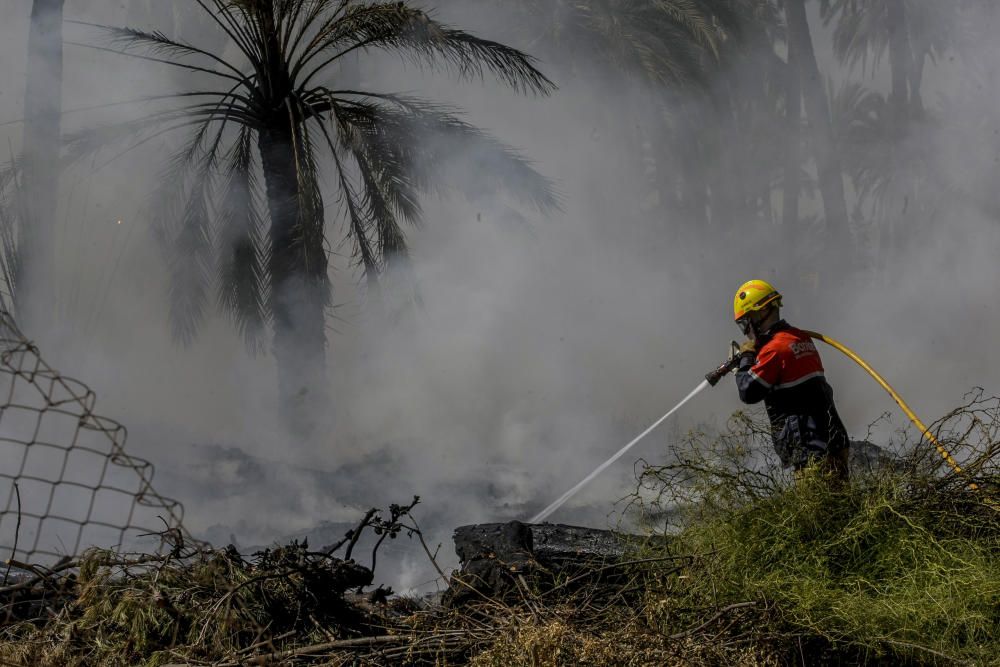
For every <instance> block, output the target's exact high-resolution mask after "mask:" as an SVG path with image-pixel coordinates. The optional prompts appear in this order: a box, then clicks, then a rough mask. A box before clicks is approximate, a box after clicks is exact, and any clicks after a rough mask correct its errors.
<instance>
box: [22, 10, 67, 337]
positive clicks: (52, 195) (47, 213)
mask: <svg viewBox="0 0 1000 667" xmlns="http://www.w3.org/2000/svg"><path fill="white" fill-rule="evenodd" d="M63 3H64V0H35V1H34V4H33V5H32V7H31V27H30V31H29V33H28V70H27V85H26V87H25V93H24V117H25V123H24V149H23V151H24V162H23V165H24V166H23V179H22V187H23V190H22V193H21V194H22V195H23V201H22V213H23V220H22V225H23V227H22V234H21V239H22V243H21V246H20V254H21V256H20V260H21V261H20V267H21V270H20V271H19V273H20V275H19V276H18V280H17V282H18V285H17V287H18V292H17V304H18V309H19V311H20V313H21V315H22V316H23V318H24V319H25V320H26V321H27V326H28V327H30V328H31V329H33V331H34V333H33V335H36V336H37V335H39V334H40V333H42V331H43V330H45V329H47V328H48V327H49V326H51V324H52V314H53V310H54V307H55V305H56V304H55V302H54V301H55V299H54V298H53V295H54V289H53V287H54V286H53V285H52V283H51V280H52V269H53V262H54V252H53V245H52V244H53V242H54V239H53V236H54V230H55V225H56V215H57V205H58V201H59V199H58V194H59V155H60V135H61V129H60V117H61V114H62V73H63V41H62V22H63Z"/></svg>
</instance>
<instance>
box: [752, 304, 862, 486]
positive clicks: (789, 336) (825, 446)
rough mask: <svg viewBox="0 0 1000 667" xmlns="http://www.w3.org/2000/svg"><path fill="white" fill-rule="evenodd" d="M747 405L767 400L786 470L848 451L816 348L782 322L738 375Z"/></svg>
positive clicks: (764, 338)
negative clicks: (824, 456) (844, 449)
mask: <svg viewBox="0 0 1000 667" xmlns="http://www.w3.org/2000/svg"><path fill="white" fill-rule="evenodd" d="M736 386H737V388H738V389H739V392H740V400H742V401H743V402H744V403H759V402H760V401H764V407H765V408H766V409H767V416H768V417H769V418H770V420H771V435H772V437H773V439H774V449H775V451H776V452H777V453H778V458H780V459H781V464H782V465H783V466H785V467H786V468H787V467H788V466H792V467H793V468H795V469H796V470H798V469H799V468H802V467H804V466H805V465H806V464H807V463H808V462H809V460H810V459H811V458H814V457H817V456H822V455H825V454H826V453H827V452H831V453H833V452H837V451H840V450H841V449H842V448H844V447H847V445H848V438H847V429H845V428H844V424H843V422H842V421H841V420H840V415H838V414H837V408H836V406H835V405H834V403H833V389H832V388H831V387H830V385H829V384H827V381H826V377H825V375H824V373H823V362H822V361H821V360H820V358H819V351H818V350H817V349H816V344H815V343H814V342H813V341H812V339H811V338H810V337H809V336H807V335H806V334H805V333H804V332H802V331H801V330H800V329H796V328H795V327H792V326H789V325H788V323H786V322H785V321H784V320H781V321H780V322H778V323H777V324H775V325H774V326H773V327H771V328H770V329H769V330H768V331H767V332H765V333H764V334H762V335H761V336H760V337H759V339H758V348H757V355H756V358H754V357H752V356H751V355H747V356H745V357H744V358H743V359H742V360H741V361H740V365H739V368H738V369H737V370H736Z"/></svg>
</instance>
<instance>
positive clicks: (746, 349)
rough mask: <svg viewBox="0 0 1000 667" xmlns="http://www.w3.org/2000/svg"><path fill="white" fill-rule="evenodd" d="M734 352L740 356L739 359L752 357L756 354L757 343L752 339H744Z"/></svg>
mask: <svg viewBox="0 0 1000 667" xmlns="http://www.w3.org/2000/svg"><path fill="white" fill-rule="evenodd" d="M736 354H737V356H739V357H740V359H743V358H748V359H753V358H754V357H756V356H757V343H755V342H754V341H752V340H747V341H744V342H743V344H742V345H740V346H739V348H738V350H737V353H736Z"/></svg>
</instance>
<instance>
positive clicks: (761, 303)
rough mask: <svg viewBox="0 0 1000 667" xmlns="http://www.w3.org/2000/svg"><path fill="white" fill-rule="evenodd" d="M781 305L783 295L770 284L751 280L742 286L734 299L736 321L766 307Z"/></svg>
mask: <svg viewBox="0 0 1000 667" xmlns="http://www.w3.org/2000/svg"><path fill="white" fill-rule="evenodd" d="M770 304H774V305H776V306H780V305H781V294H780V293H779V292H778V290H776V289H774V287H773V286H772V285H771V283H769V282H765V281H763V280H750V281H748V282H745V283H743V284H742V285H740V288H739V289H738V290H736V298H735V299H733V315H734V319H736V320H739V319H740V318H741V317H743V316H744V315H746V314H747V313H751V312H754V311H757V310H763V309H764V308H765V307H766V306H768V305H770Z"/></svg>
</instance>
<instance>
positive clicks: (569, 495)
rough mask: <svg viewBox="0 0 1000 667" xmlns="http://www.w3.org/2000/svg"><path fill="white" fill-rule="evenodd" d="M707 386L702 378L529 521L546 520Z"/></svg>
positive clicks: (706, 382)
mask: <svg viewBox="0 0 1000 667" xmlns="http://www.w3.org/2000/svg"><path fill="white" fill-rule="evenodd" d="M707 386H708V380H702V382H701V384H699V385H698V386H697V387H695V388H694V391H692V392H691V393H690V394H688V395H687V396H685V397H684V399H683V400H682V401H681V402H680V403H678V404H677V405H675V406H674V407H673V408H671V410H670V412H668V413H667V414H665V415H663V416H662V417H660V418H659V419H657V420H656V421H655V422H654V423H653V425H652V426H650V427H649V428H647V429H646V430H645V431H643V432H642V433H640V434H639V435H638V436H636V438H635V439H634V440H633V441H632V442H630V443H628V444H627V445H625V446H624V447H622V448H621V449H619V450H618V451H617V452H615V454H614V456H612V457H611V458H610V459H608V460H607V461H605V462H604V463H602V464H601V465H600V466H598V467H597V469H596V470H594V472H592V473H590V474H589V475H587V476H586V477H584V478H583V479H582V480H580V483H579V484H577V485H576V486H574V487H573V488H572V489H570V490H569V491H567V492H566V493H564V494H562V495H561V496H559V498H558V499H557V500H556V501H555V502H554V503H552V504H551V505H549V506H548V507H546V508H545V509H543V510H542V511H541V512H539V513H538V514H536V515H535V516H533V517H531V520H530V521H529V522H528V523H539V522H540V521H545V519H547V518H548V517H549V515H550V514H552V513H553V512H555V511H556V510H557V509H559V508H560V507H562V506H563V505H564V504H565V503H566V501H567V500H569V499H570V498H572V497H573V496H575V495H576V494H577V492H578V491H579V490H580V489H582V488H583V487H585V486H587V484H589V483H590V482H591V480H593V479H594V478H595V477H597V476H598V475H600V474H601V473H602V472H604V471H605V470H606V469H607V468H608V466H610V465H611V464H612V463H614V462H615V461H617V460H618V459H620V458H621V457H623V456H625V453H626V452H627V451H628V450H630V449H632V447H634V446H635V445H636V443H638V442H639V441H640V440H642V439H643V438H645V437H646V436H647V435H649V434H650V433H652V432H653V431H654V430H655V429H656V427H657V426H659V425H660V424H662V423H663V422H665V421H667V419H669V418H670V415H672V414H674V413H675V412H677V411H678V410H680V409H681V408H682V407H684V404H685V403H687V402H688V401H690V400H691V399H692V398H694V397H695V396H697V395H698V394H699V393H701V391H702V390H704V389H705V387H707Z"/></svg>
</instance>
